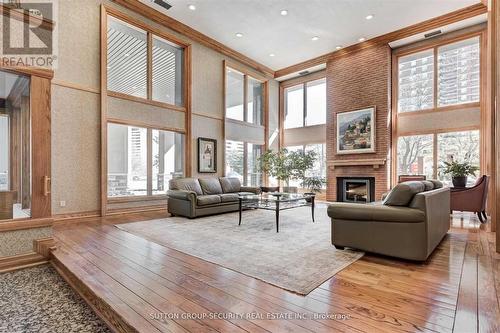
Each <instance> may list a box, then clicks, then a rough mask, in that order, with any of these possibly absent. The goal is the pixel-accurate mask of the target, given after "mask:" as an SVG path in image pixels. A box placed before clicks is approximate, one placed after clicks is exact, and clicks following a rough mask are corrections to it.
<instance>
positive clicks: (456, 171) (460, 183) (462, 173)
mask: <svg viewBox="0 0 500 333" xmlns="http://www.w3.org/2000/svg"><path fill="white" fill-rule="evenodd" d="M442 168H443V173H444V174H449V175H451V181H452V182H453V186H455V187H465V186H466V185H467V176H469V175H471V176H475V175H476V171H478V170H479V168H478V167H477V166H474V165H472V164H470V163H469V162H463V163H459V162H456V161H451V162H444V165H443V167H442Z"/></svg>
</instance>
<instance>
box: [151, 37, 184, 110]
mask: <svg viewBox="0 0 500 333" xmlns="http://www.w3.org/2000/svg"><path fill="white" fill-rule="evenodd" d="M183 55H184V49H183V48H180V47H179V46H177V45H175V44H173V43H170V42H169V41H167V40H165V39H162V38H160V37H157V36H153V100H155V101H159V102H164V103H168V104H173V105H177V106H183V105H184V96H183V86H182V85H183V67H184V66H183V62H184V56H183Z"/></svg>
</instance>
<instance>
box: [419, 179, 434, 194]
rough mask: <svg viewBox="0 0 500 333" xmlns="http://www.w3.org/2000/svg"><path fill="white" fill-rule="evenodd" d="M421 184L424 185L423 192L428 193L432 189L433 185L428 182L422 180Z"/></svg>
mask: <svg viewBox="0 0 500 333" xmlns="http://www.w3.org/2000/svg"><path fill="white" fill-rule="evenodd" d="M422 184H424V187H425V189H424V190H425V191H430V190H433V189H434V183H433V182H431V181H430V180H422Z"/></svg>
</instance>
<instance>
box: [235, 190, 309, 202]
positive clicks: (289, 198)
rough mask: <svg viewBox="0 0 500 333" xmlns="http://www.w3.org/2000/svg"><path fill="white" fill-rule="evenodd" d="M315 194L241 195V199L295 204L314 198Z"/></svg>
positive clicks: (274, 193) (276, 193)
mask: <svg viewBox="0 0 500 333" xmlns="http://www.w3.org/2000/svg"><path fill="white" fill-rule="evenodd" d="M314 196H315V195H314V194H306V193H282V192H270V193H262V194H252V195H240V196H239V198H240V199H241V200H242V201H267V202H270V201H279V202H293V201H300V200H305V199H307V198H311V197H314Z"/></svg>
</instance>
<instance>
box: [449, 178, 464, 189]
mask: <svg viewBox="0 0 500 333" xmlns="http://www.w3.org/2000/svg"><path fill="white" fill-rule="evenodd" d="M451 181H452V183H453V186H454V187H465V186H466V185H467V176H460V177H451Z"/></svg>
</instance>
